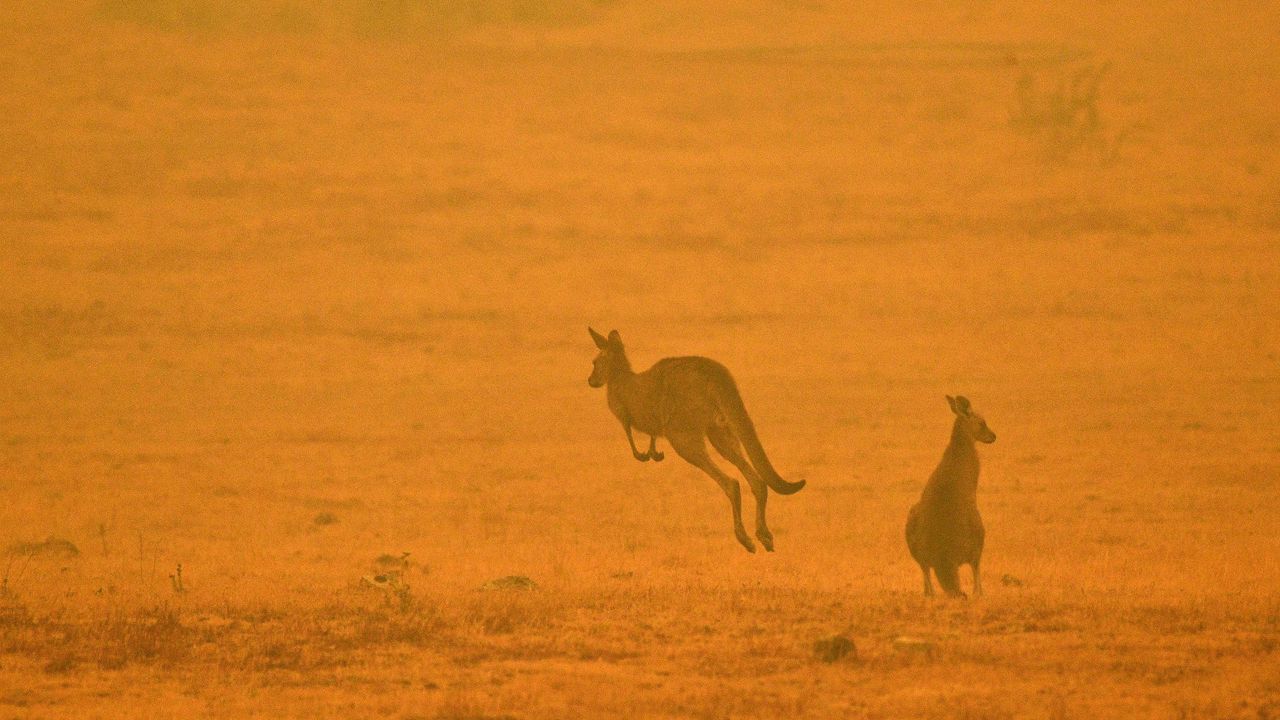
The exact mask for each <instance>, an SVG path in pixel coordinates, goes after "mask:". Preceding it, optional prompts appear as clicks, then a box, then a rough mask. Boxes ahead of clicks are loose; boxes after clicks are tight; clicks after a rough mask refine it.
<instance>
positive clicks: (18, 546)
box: [9, 536, 80, 558]
mask: <svg viewBox="0 0 1280 720" xmlns="http://www.w3.org/2000/svg"><path fill="white" fill-rule="evenodd" d="M9 554H10V555H17V556H27V557H35V556H36V555H50V556H53V557H60V558H73V557H78V556H79V555H80V548H78V547H76V546H75V544H74V543H72V542H71V541H70V540H64V539H62V538H56V537H53V536H50V537H48V538H46V539H45V541H44V542H34V543H26V542H20V543H14V544H12V545H10V546H9Z"/></svg>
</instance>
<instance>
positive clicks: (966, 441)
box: [907, 395, 996, 597]
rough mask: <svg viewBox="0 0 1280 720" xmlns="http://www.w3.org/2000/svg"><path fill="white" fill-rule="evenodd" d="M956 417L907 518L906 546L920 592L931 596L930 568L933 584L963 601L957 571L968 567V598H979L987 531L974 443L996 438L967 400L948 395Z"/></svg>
mask: <svg viewBox="0 0 1280 720" xmlns="http://www.w3.org/2000/svg"><path fill="white" fill-rule="evenodd" d="M947 403H948V404H950V405H951V411H952V412H953V413H955V415H956V420H955V423H954V424H953V425H952V426H951V443H950V444H948V445H947V449H946V451H945V452H943V453H942V461H941V462H939V463H938V468H937V469H936V470H934V471H933V475H931V476H929V482H928V483H927V484H926V485H925V486H924V493H923V494H922V495H921V496H920V502H918V503H916V504H915V505H914V506H912V508H911V512H910V513H909V514H908V515H907V548H908V549H909V550H911V557H913V558H915V561H916V562H917V563H919V564H920V572H921V573H922V574H923V575H924V594H925V595H926V596H930V597H932V596H933V583H932V582H930V581H929V569H930V568H933V571H934V573H935V574H937V576H938V584H939V585H941V586H942V589H943V590H944V591H945V592H946V593H947V594H948V595H950V596H952V597H965V594H964V593H963V592H961V591H960V576H959V569H960V566H961V565H964V564H966V563H967V564H968V565H969V566H970V567H971V568H973V594H974V595H975V596H978V595H981V594H982V574H981V570H980V569H979V565H980V563H981V562H982V543H983V540H984V539H985V538H986V530H984V529H983V527H982V516H981V515H980V514H979V513H978V449H977V447H976V446H975V445H974V441H977V442H983V443H993V442H995V441H996V434H995V433H993V432H991V428H989V427H987V421H986V420H983V419H982V416H981V415H979V414H977V413H975V412H974V411H973V408H972V407H971V406H970V405H969V400H968V399H966V398H963V397H954V398H953V397H951V396H950V395H948V396H947Z"/></svg>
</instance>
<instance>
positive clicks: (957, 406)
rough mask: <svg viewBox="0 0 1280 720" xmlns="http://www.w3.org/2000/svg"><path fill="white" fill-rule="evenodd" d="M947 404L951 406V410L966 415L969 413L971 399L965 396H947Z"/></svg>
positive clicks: (962, 415)
mask: <svg viewBox="0 0 1280 720" xmlns="http://www.w3.org/2000/svg"><path fill="white" fill-rule="evenodd" d="M947 404H948V405H950V406H951V412H953V413H955V414H956V415H959V416H961V417H964V416H965V415H968V414H969V401H968V400H967V399H965V398H964V397H951V396H950V395H948V396H947Z"/></svg>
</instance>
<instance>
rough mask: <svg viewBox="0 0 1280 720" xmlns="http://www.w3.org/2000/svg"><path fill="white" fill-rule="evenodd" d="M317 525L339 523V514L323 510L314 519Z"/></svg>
mask: <svg viewBox="0 0 1280 720" xmlns="http://www.w3.org/2000/svg"><path fill="white" fill-rule="evenodd" d="M314 522H315V524H317V525H336V524H338V516H337V515H334V514H333V513H329V512H322V513H320V514H319V515H317V516H316V518H315V520H314Z"/></svg>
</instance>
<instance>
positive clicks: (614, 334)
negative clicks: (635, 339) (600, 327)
mask: <svg viewBox="0 0 1280 720" xmlns="http://www.w3.org/2000/svg"><path fill="white" fill-rule="evenodd" d="M609 342H611V343H613V344H614V345H621V344H622V336H621V335H619V334H618V331H617V330H610V331H609Z"/></svg>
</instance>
